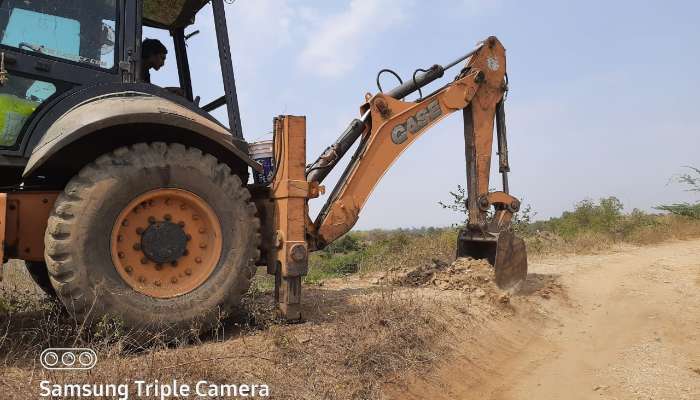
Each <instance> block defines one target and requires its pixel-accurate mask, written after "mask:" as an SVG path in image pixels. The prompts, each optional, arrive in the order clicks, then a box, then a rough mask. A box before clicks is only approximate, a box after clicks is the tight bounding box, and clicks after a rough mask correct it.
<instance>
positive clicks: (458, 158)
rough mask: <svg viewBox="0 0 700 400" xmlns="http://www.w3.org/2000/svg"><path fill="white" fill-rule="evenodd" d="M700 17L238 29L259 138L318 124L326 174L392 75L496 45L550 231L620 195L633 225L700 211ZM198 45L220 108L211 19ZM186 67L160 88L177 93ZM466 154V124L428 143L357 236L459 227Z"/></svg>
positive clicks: (242, 15)
mask: <svg viewBox="0 0 700 400" xmlns="http://www.w3.org/2000/svg"><path fill="white" fill-rule="evenodd" d="M698 4H699V3H696V2H690V1H688V2H684V1H676V2H673V1H670V2H663V3H661V2H651V1H634V2H633V1H617V2H613V1H586V2H567V1H556V2H554V1H552V2H538V1H528V2H517V1H505V0H495V1H479V0H435V1H418V0H405V1H396V0H395V1H389V0H351V1H302V0H237V1H235V3H234V4H231V5H227V14H228V18H229V30H230V32H229V33H230V36H231V42H232V47H233V62H234V68H235V71H236V79H237V85H238V94H239V102H240V107H241V114H242V120H243V130H244V134H245V136H246V138H247V139H248V140H251V141H252V140H256V139H264V138H269V135H268V136H265V135H266V133H268V132H269V131H270V130H271V127H272V118H273V117H274V116H275V115H278V114H294V115H306V116H307V129H308V131H307V137H308V139H307V141H308V142H307V143H308V158H309V159H314V158H315V157H316V156H317V155H318V154H319V153H320V152H321V151H322V150H323V149H324V148H325V147H326V146H327V145H329V144H330V143H332V142H333V140H334V139H335V138H336V137H337V136H338V135H339V133H340V132H341V131H342V130H343V129H344V128H345V126H346V125H347V123H348V122H349V121H350V120H351V119H352V118H355V117H357V115H358V107H359V106H360V105H361V103H362V101H363V98H364V94H365V93H366V92H372V93H376V91H377V89H376V85H375V83H374V82H375V77H376V73H377V71H378V70H380V69H382V68H386V67H390V68H393V69H395V70H396V71H397V72H399V73H400V74H401V75H402V76H403V77H405V78H406V77H410V75H411V73H412V72H413V70H414V69H415V68H418V67H424V68H425V67H427V66H430V65H432V64H435V63H441V64H442V63H447V62H448V61H451V60H452V59H454V58H456V57H457V56H459V55H461V54H462V53H465V52H466V51H468V50H470V49H471V48H472V47H473V45H474V44H475V43H476V42H477V41H479V40H482V39H484V38H485V37H487V36H489V35H495V36H497V37H498V38H499V39H500V40H501V41H502V42H503V43H504V45H505V47H506V49H507V56H508V74H509V78H510V89H511V90H510V94H509V97H508V101H507V103H506V110H507V115H506V117H507V122H508V133H509V146H510V160H511V166H512V170H513V172H512V174H511V177H510V182H511V192H512V193H513V194H514V195H515V196H518V197H520V198H522V199H523V200H524V202H525V203H528V204H531V205H532V208H533V210H534V211H535V212H537V218H548V217H551V216H556V215H559V214H561V212H562V211H564V210H566V209H570V208H571V207H572V206H573V204H574V203H575V202H577V201H579V200H582V199H584V198H593V199H597V198H600V197H603V196H610V195H614V196H617V197H619V198H620V199H621V200H622V201H623V203H624V204H625V206H626V208H627V210H631V209H632V208H634V207H636V208H641V209H645V210H650V209H651V207H653V206H654V205H657V204H660V203H668V202H677V201H692V200H695V198H694V197H693V196H692V195H691V194H690V193H687V192H684V190H683V187H682V186H679V185H677V184H673V183H671V184H669V179H670V178H671V177H672V176H673V175H674V174H678V173H680V172H682V171H683V169H682V166H683V165H696V166H698V165H700V129H699V128H698V123H697V119H698V114H700V110H698V104H699V103H700V102H699V101H698V98H697V96H698V89H700V78H698V71H699V70H700V24H698V22H697V17H698V16H699V15H700V5H698ZM194 29H200V30H201V31H202V33H201V34H200V35H198V36H195V37H193V38H192V39H191V40H190V42H189V52H190V59H191V62H192V64H193V65H192V69H193V74H194V75H195V77H194V86H195V94H196V95H200V96H202V99H203V100H202V102H203V103H205V102H207V101H208V100H211V99H213V98H215V97H218V96H220V95H221V94H222V90H223V89H222V88H221V75H220V72H219V70H218V59H217V57H218V56H217V53H216V40H215V36H214V33H213V23H212V18H211V11H210V10H205V11H204V12H203V13H202V14H201V15H200V16H199V18H198V20H197V23H196V24H195V25H194V27H191V28H190V29H189V31H192V30H194ZM145 35H146V36H149V37H159V38H162V39H163V41H164V42H166V40H165V39H169V38H168V36H167V35H163V34H162V33H161V32H157V31H155V30H147V31H146V33H145ZM166 44H168V43H167V42H166ZM168 45H169V44H168ZM171 54H173V53H172V52H171ZM171 58H172V59H171V60H170V63H169V64H170V65H169V68H165V69H164V70H162V71H161V72H158V73H154V74H153V80H154V82H155V83H158V84H161V85H164V86H173V85H175V84H176V82H177V74H176V70H175V68H174V67H175V65H174V64H175V62H174V55H173V56H171ZM447 75H448V76H453V75H454V73H448V74H447ZM385 82H386V83H385V84H384V85H385V86H386V87H390V86H391V85H392V84H391V79H390V78H389V77H387V78H386V80H385ZM217 115H218V116H219V117H222V118H223V117H224V116H223V113H221V112H220V113H219V114H217ZM463 142H464V140H463V136H462V128H461V116H460V115H453V116H451V117H450V118H448V119H447V120H446V121H445V122H443V123H441V124H440V125H438V126H437V127H435V128H433V129H432V130H430V131H428V132H427V133H426V134H424V135H423V137H422V138H421V139H420V140H418V141H417V142H416V143H415V144H414V145H413V147H411V148H410V149H409V150H408V151H407V152H406V153H405V154H404V155H403V156H402V158H401V159H400V160H399V161H398V162H397V163H396V164H395V165H394V167H393V168H392V169H391V170H390V171H389V172H388V173H387V174H386V175H385V177H384V179H383V180H382V182H381V183H380V184H379V185H378V187H377V189H376V190H375V192H374V194H373V195H372V197H371V198H370V200H369V202H368V203H367V205H366V207H365V209H364V210H363V212H362V214H361V217H360V220H359V222H358V225H357V228H359V229H369V228H377V227H382V228H395V227H412V226H445V225H449V224H451V223H454V222H457V221H458V220H459V216H457V215H455V214H453V213H451V212H450V211H447V210H442V209H441V208H440V207H439V206H438V205H437V202H438V201H441V200H443V201H444V200H448V198H449V195H448V191H449V190H453V189H454V188H455V187H456V185H457V184H463V183H464V181H465V172H464V169H465V167H464V148H463V146H464V144H463ZM341 169H342V168H340V167H339V168H338V169H337V170H338V171H337V172H336V173H334V174H332V175H331V176H330V177H329V178H328V179H327V180H326V182H325V183H326V185H327V186H328V187H329V189H330V186H331V185H332V183H333V182H334V181H335V178H336V177H337V175H339V172H340V170H341ZM494 182H500V180H495V181H494ZM494 186H496V185H494ZM329 191H330V190H329ZM321 203H322V201H320V200H316V201H314V203H312V212H313V210H318V209H319V208H320V205H321ZM314 204H315V205H314Z"/></svg>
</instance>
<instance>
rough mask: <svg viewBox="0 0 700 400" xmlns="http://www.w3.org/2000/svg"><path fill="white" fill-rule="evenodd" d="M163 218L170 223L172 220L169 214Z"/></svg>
mask: <svg viewBox="0 0 700 400" xmlns="http://www.w3.org/2000/svg"><path fill="white" fill-rule="evenodd" d="M163 218H164V219H165V220H166V221H170V220H171V219H173V217H172V216H171V215H170V214H165V216H164V217H163Z"/></svg>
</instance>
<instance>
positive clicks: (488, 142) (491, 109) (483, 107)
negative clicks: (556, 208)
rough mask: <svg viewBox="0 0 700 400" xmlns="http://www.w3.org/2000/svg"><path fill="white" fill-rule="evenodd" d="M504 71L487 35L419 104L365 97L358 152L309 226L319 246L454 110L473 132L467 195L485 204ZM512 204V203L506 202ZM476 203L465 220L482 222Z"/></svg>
mask: <svg viewBox="0 0 700 400" xmlns="http://www.w3.org/2000/svg"><path fill="white" fill-rule="evenodd" d="M505 72H506V58H505V49H504V48H503V46H502V45H501V43H500V42H499V41H498V40H497V39H496V38H494V37H491V38H489V39H487V40H486V41H485V42H484V43H483V44H482V45H481V46H480V47H478V48H477V50H476V51H475V52H474V53H473V55H472V56H471V57H470V58H469V61H468V62H467V65H466V66H465V68H464V69H462V71H461V72H460V74H459V75H458V76H457V78H456V79H455V80H454V81H453V82H451V83H449V84H448V85H446V86H444V87H442V88H440V89H439V90H438V91H436V92H435V93H433V94H431V95H429V96H427V97H425V98H423V99H421V100H420V101H417V102H405V101H401V100H397V99H396V98H394V97H392V96H391V95H390V94H385V93H379V94H377V95H375V96H373V97H371V98H370V99H368V101H367V103H366V104H365V105H364V106H363V108H362V111H363V112H367V111H369V121H368V123H367V124H366V125H367V128H366V129H365V130H364V132H363V134H362V140H361V142H360V146H359V148H358V151H357V153H356V154H355V157H354V158H353V161H352V162H351V163H350V165H349V167H348V169H347V171H346V173H345V174H344V175H343V177H342V178H341V180H340V182H339V183H338V185H337V186H336V189H335V190H334V191H333V193H332V194H331V197H330V199H329V200H328V203H327V205H326V207H325V208H324V209H323V210H322V211H321V213H320V215H319V216H318V218H317V219H316V221H315V223H314V226H313V229H315V230H317V233H318V237H317V239H318V241H319V244H320V245H321V246H323V245H325V244H327V243H331V242H333V241H334V240H336V239H337V238H339V237H340V236H342V235H343V234H345V233H347V232H348V231H349V230H350V229H352V227H353V226H354V225H355V223H356V222H357V219H358V216H359V214H360V211H361V210H362V207H363V206H364V205H365V203H366V202H367V199H368V198H369V195H370V194H371V193H372V191H373V189H374V188H375V186H376V185H377V183H378V182H379V180H380V179H381V178H382V176H383V175H384V174H385V173H386V171H387V170H388V169H389V167H391V165H392V164H393V163H394V161H396V159H397V158H398V157H399V156H400V155H401V153H403V152H404V151H405V150H406V149H407V148H408V146H410V145H411V144H412V143H413V142H414V141H415V140H416V139H418V137H419V136H421V135H422V134H423V133H425V132H426V131H427V130H429V129H430V128H431V127H432V126H434V125H435V124H437V123H438V122H439V121H441V120H442V119H443V118H445V117H447V116H448V115H450V114H452V113H454V112H456V111H460V110H464V112H465V114H466V115H465V121H470V124H471V129H472V130H473V135H471V136H473V138H472V139H473V140H472V143H471V144H470V143H469V141H470V140H469V139H470V138H469V137H467V142H468V145H467V149H468V151H471V152H472V153H473V154H471V155H469V156H468V160H469V162H473V163H474V164H475V172H476V174H475V175H472V174H470V178H473V181H474V182H473V184H472V185H469V187H470V189H472V188H473V193H472V192H471V191H470V196H471V197H472V198H474V199H481V198H484V199H486V201H488V200H489V193H488V188H489V170H490V166H491V151H492V150H491V148H492V142H493V127H494V116H495V115H496V107H497V105H498V104H499V103H500V102H501V101H502V100H503V96H504V94H505V93H506V90H507V87H506V84H505ZM467 136H470V135H469V134H467ZM470 146H471V147H473V148H471V150H470ZM310 178H311V179H313V175H310ZM491 198H492V199H493V198H494V196H491ZM494 200H495V199H494ZM498 200H502V198H498ZM512 201H517V200H515V199H514V198H510V199H508V203H511V202H512ZM481 205H482V207H470V208H469V212H470V213H469V218H470V221H473V222H476V221H478V224H483V223H485V222H486V221H485V218H486V212H485V211H484V210H483V208H487V209H488V207H483V206H484V205H485V203H483V201H482V203H481Z"/></svg>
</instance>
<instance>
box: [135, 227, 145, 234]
mask: <svg viewBox="0 0 700 400" xmlns="http://www.w3.org/2000/svg"><path fill="white" fill-rule="evenodd" d="M136 234H137V235H143V228H141V227H138V228H136Z"/></svg>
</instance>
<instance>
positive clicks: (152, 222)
mask: <svg viewBox="0 0 700 400" xmlns="http://www.w3.org/2000/svg"><path fill="white" fill-rule="evenodd" d="M148 223H149V224H155V223H156V217H153V216H151V217H148Z"/></svg>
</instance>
